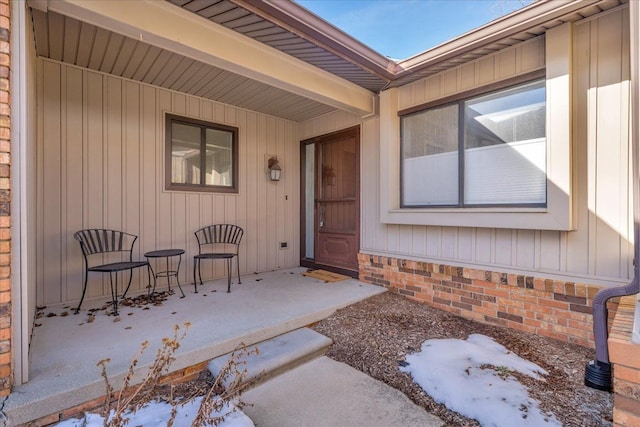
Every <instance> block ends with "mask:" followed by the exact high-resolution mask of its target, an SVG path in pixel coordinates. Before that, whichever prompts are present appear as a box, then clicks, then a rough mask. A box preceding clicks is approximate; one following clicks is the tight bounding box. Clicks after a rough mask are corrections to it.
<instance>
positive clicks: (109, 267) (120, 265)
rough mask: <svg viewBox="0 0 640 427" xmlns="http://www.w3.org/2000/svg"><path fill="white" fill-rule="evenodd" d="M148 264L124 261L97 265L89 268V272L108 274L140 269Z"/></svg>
mask: <svg viewBox="0 0 640 427" xmlns="http://www.w3.org/2000/svg"><path fill="white" fill-rule="evenodd" d="M147 264H149V263H148V262H147V261H126V262H112V263H111V264H103V265H97V266H95V267H91V268H89V271H100V272H103V273H109V272H114V271H122V270H131V269H133V268H138V267H142V266H145V265H147Z"/></svg>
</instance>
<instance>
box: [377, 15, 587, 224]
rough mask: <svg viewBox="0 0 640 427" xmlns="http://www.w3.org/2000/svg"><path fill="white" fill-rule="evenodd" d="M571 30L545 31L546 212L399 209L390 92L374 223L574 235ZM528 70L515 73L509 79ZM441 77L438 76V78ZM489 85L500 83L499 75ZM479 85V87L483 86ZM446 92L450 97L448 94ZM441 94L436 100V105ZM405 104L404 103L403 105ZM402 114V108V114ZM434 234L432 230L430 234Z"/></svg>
mask: <svg viewBox="0 0 640 427" xmlns="http://www.w3.org/2000/svg"><path fill="white" fill-rule="evenodd" d="M572 34H573V31H572V25H571V23H566V24H563V25H559V26H557V27H554V28H552V29H550V30H548V31H546V33H545V35H544V40H545V42H544V43H545V47H544V64H545V65H543V66H535V67H532V68H531V70H534V69H538V70H539V69H546V88H547V112H546V117H547V129H546V136H547V207H546V208H511V207H500V208H453V209H436V208H427V209H425V208H402V209H401V208H400V171H399V165H400V149H399V148H400V118H399V117H398V111H404V110H401V108H399V105H400V99H401V96H403V98H402V99H403V102H406V98H404V95H405V94H404V93H401V92H400V90H399V89H398V88H397V87H392V88H389V89H387V90H384V91H382V92H381V93H380V95H379V99H380V103H379V105H380V107H379V111H380V120H379V130H380V133H379V137H380V138H379V141H378V143H379V151H378V162H379V170H380V175H379V181H378V185H379V196H378V203H377V205H378V209H379V210H378V218H379V220H380V222H381V223H382V224H389V225H390V224H398V225H419V226H424V225H428V226H444V227H448V226H452V227H477V228H494V229H524V230H556V231H571V230H575V227H576V225H577V223H576V218H577V214H576V203H575V195H576V194H577V192H576V191H577V190H576V182H575V174H576V173H577V172H576V169H575V164H574V156H575V155H576V153H575V152H574V148H575V147H574V141H573V139H574V136H573V135H572V123H573V120H572V119H574V118H575V117H574V115H575V113H574V112H573V111H572V109H571V107H572V88H573V86H572V71H571V65H572V62H573V55H572V49H573V40H572ZM527 72H528V71H522V72H518V71H517V70H515V71H514V72H513V74H512V76H516V75H518V74H525V73H527ZM439 75H441V76H442V75H444V74H439ZM494 77H495V79H494V81H505V80H507V79H508V78H509V77H507V76H504V77H502V76H501V73H499V70H497V71H496V72H495V74H494ZM487 86H488V85H485V86H484V87H487ZM450 93H451V92H450ZM446 96H447V95H444V96H442V97H441V98H439V100H440V101H442V99H444V98H445V97H446ZM405 105H406V104H405ZM405 110H406V109H405ZM434 230H435V229H434Z"/></svg>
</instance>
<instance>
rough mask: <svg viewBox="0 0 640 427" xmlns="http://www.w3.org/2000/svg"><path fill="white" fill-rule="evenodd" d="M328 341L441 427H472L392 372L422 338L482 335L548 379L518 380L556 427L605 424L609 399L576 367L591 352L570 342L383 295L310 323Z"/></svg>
mask: <svg viewBox="0 0 640 427" xmlns="http://www.w3.org/2000/svg"><path fill="white" fill-rule="evenodd" d="M314 329H315V330H316V331H318V332H320V333H322V334H324V335H326V336H328V337H329V338H331V339H332V340H333V345H332V346H331V347H330V349H329V352H328V354H327V355H328V356H329V357H331V358H333V359H335V360H337V361H340V362H344V363H347V364H349V365H351V366H352V367H354V368H356V369H359V370H360V371H362V372H364V373H366V374H368V375H370V376H371V377H373V378H376V379H378V380H380V381H383V382H385V383H387V384H389V385H390V386H392V387H395V388H396V389H398V390H400V391H402V392H403V393H405V394H406V395H407V396H408V397H409V398H410V399H411V400H413V402H415V403H416V404H417V405H420V406H422V407H424V408H425V409H426V410H427V411H428V412H430V413H433V414H435V415H437V416H439V417H440V418H442V419H443V420H444V421H445V422H446V425H447V426H452V427H453V426H456V427H459V426H478V425H479V424H478V423H477V422H476V421H474V420H470V419H468V418H465V417H463V416H461V415H460V414H457V413H456V412H453V411H450V410H449V409H447V408H446V407H445V406H444V405H441V404H439V403H437V402H435V401H434V400H433V399H432V398H431V397H430V396H428V395H426V394H425V393H424V392H423V391H422V390H421V389H420V387H419V386H418V385H417V384H416V383H414V382H413V380H412V379H411V377H410V376H409V375H408V374H406V373H403V372H401V371H400V370H399V366H400V364H401V363H402V362H403V361H404V358H405V355H407V354H410V353H415V352H418V351H419V350H420V346H421V344H422V343H423V342H424V341H425V340H428V339H440V338H458V339H466V338H467V337H468V336H469V335H470V334H474V333H477V334H483V335H487V336H489V337H492V338H493V339H495V340H496V341H497V342H498V343H500V344H502V345H503V346H505V347H506V348H507V349H509V350H511V351H513V352H515V353H516V354H517V355H519V356H520V357H522V358H524V359H527V360H529V361H531V362H533V363H536V364H537V365H539V366H540V367H542V368H543V369H545V370H546V371H547V372H548V373H549V375H548V377H547V379H546V381H545V382H538V381H533V380H531V379H529V378H528V377H525V376H518V375H516V376H518V379H519V380H520V382H521V383H523V384H524V385H525V386H527V388H529V393H530V395H531V396H532V397H534V398H536V399H537V400H538V401H540V403H541V405H540V406H541V407H542V408H543V409H545V410H549V411H551V412H553V413H554V414H555V415H556V417H557V418H558V419H559V420H560V421H561V422H562V424H563V425H564V426H576V427H578V426H580V427H586V426H611V424H612V410H613V409H612V408H613V397H612V395H611V394H610V393H607V392H602V391H597V390H594V389H591V388H589V387H586V386H585V385H584V384H583V375H584V366H585V364H586V363H587V362H588V361H589V360H590V359H592V358H593V357H594V350H592V349H587V348H584V347H581V346H578V345H572V344H568V343H564V342H561V341H557V340H553V339H549V338H545V337H541V336H537V335H532V334H529V333H525V332H520V331H516V330H513V329H507V328H502V327H497V326H493V325H486V324H482V323H479V322H475V321H471V320H467V319H464V318H462V317H458V316H455V315H453V314H451V313H447V312H444V311H441V310H437V309H434V308H431V307H429V306H428V305H426V304H423V303H419V302H416V301H412V300H409V299H407V298H405V297H403V296H400V295H397V294H394V293H392V292H387V293H384V294H381V295H377V296H374V297H371V298H369V299H367V300H365V301H362V302H360V303H357V304H354V305H351V306H349V307H347V308H345V309H343V310H340V311H338V312H337V313H335V314H334V315H332V316H331V317H329V318H328V319H326V320H323V321H322V322H320V323H318V324H317V325H315V326H314Z"/></svg>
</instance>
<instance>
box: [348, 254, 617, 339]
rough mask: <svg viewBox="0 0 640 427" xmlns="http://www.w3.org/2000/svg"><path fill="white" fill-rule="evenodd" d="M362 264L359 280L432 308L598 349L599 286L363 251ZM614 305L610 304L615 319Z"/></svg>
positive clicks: (610, 315)
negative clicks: (596, 309) (596, 310)
mask: <svg viewBox="0 0 640 427" xmlns="http://www.w3.org/2000/svg"><path fill="white" fill-rule="evenodd" d="M358 263H359V266H360V280H362V281H364V282H368V283H373V284H377V285H382V286H385V287H388V288H391V289H394V290H396V291H397V292H398V293H400V294H402V295H405V296H407V297H408V298H411V299H414V300H417V301H421V302H425V303H427V304H429V305H431V306H433V307H436V308H439V309H442V310H446V311H449V312H452V313H455V314H457V315H459V316H463V317H466V318H469V319H473V320H477V321H480V322H484V323H491V324H496V325H500V326H506V327H509V328H513V329H518V330H522V331H526V332H531V333H534V334H539V335H544V336H547V337H551V338H555V339H559V340H562V341H567V342H570V343H575V344H579V345H582V346H586V347H594V338H593V324H592V315H591V313H592V303H593V297H594V295H595V294H596V293H597V292H598V290H599V289H600V288H599V287H598V286H594V285H585V284H578V283H571V282H564V281H559V280H550V279H541V278H535V277H531V276H523V275H517V274H507V273H500V272H495V271H486V270H477V269H472V268H462V267H455V266H450V265H442V264H432V263H424V262H417V261H409V260H403V259H395V258H389V257H381V256H371V255H367V254H359V255H358ZM615 308H616V304H615V303H610V305H609V317H610V318H611V319H612V318H613V315H614V314H615ZM610 324H611V322H610Z"/></svg>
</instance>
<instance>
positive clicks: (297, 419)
mask: <svg viewBox="0 0 640 427" xmlns="http://www.w3.org/2000/svg"><path fill="white" fill-rule="evenodd" d="M242 400H243V401H244V402H246V403H247V406H245V407H244V408H242V411H243V412H244V413H245V414H246V415H247V416H248V417H249V418H251V420H252V421H253V422H254V424H255V425H256V426H260V427H300V426H305V427H309V426H313V427H354V426H375V427H398V426H401V427H441V426H443V425H444V422H443V421H442V420H441V419H439V418H437V417H436V416H434V415H432V414H429V413H428V412H427V411H426V410H425V409H424V408H422V407H419V406H417V405H416V404H414V403H413V402H412V401H411V400H409V398H408V397H407V396H406V395H404V394H403V393H401V392H400V391H398V390H396V389H395V388H392V387H390V386H388V385H387V384H385V383H383V382H381V381H378V380H376V379H373V378H371V377H369V376H368V375H366V374H364V373H362V372H360V371H358V370H356V369H354V368H352V367H350V366H348V365H345V364H344V363H340V362H336V361H335V360H333V359H330V358H328V357H326V356H325V357H320V358H318V359H315V360H312V361H310V362H308V363H305V364H303V365H300V366H298V367H296V368H294V369H292V370H290V371H288V372H285V373H283V374H282V375H278V376H277V377H276V378H273V379H271V380H269V381H266V382H264V383H263V384H260V385H258V386H257V387H254V388H252V389H251V390H248V391H247V392H246V393H245V394H244V395H243V396H242Z"/></svg>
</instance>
